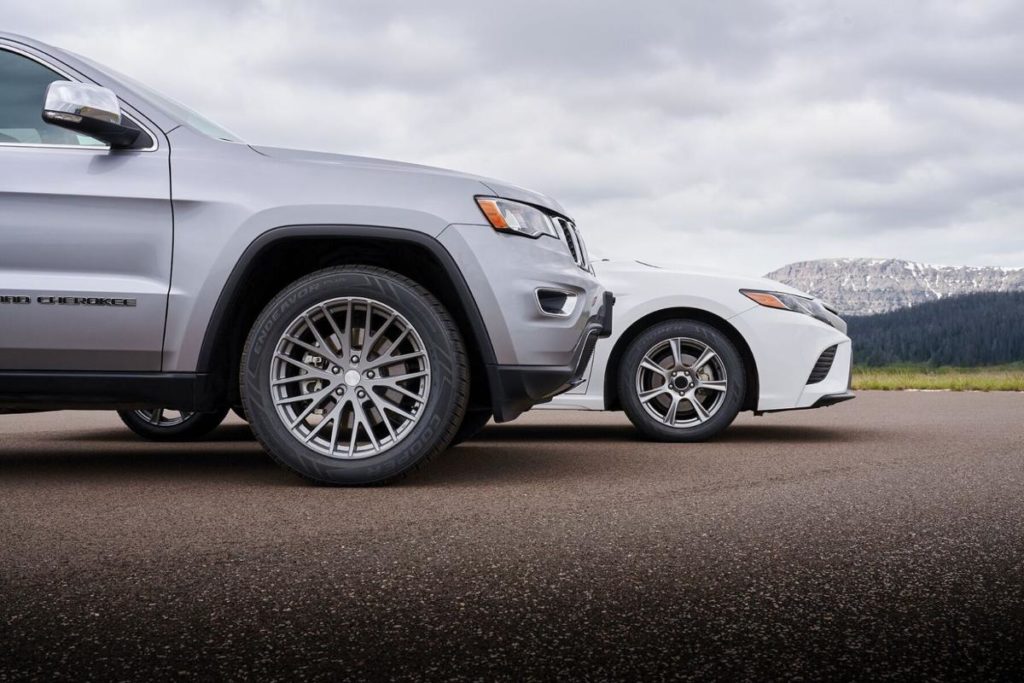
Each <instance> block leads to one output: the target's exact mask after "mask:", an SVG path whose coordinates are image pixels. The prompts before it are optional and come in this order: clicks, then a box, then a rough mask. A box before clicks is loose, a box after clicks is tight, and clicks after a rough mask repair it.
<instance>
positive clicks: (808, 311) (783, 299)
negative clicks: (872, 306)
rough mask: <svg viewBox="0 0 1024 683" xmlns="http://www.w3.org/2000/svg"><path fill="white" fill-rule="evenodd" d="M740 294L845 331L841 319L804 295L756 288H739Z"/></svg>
mask: <svg viewBox="0 0 1024 683" xmlns="http://www.w3.org/2000/svg"><path fill="white" fill-rule="evenodd" d="M740 294H742V295H743V296H745V297H747V298H748V299H750V300H751V301H754V302H756V303H759V304H761V305H762V306H767V307H768V308H778V309H781V310H784V311H793V312H794V313H803V314H804V315H809V316H811V317H812V318H816V319H817V320H820V321H821V322H823V323H825V324H826V325H830V326H832V327H834V328H836V329H838V330H841V331H844V332H845V328H846V324H845V323H844V322H843V321H842V319H841V318H840V317H839V316H837V315H835V314H833V313H832V312H830V311H829V310H828V309H827V308H825V306H824V305H823V304H822V303H821V302H820V301H818V300H817V299H809V298H807V297H805V296H797V295H796V294H786V293H785V292H764V291H760V290H756V289H741V290H740Z"/></svg>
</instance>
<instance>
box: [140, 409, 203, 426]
mask: <svg viewBox="0 0 1024 683" xmlns="http://www.w3.org/2000/svg"><path fill="white" fill-rule="evenodd" d="M134 412H135V415H136V417H138V418H139V419H140V420H142V421H143V422H146V423H147V424H151V425H153V426H154V427H163V428H167V427H177V426H178V425H180V424H182V423H184V422H186V421H187V420H188V419H189V418H191V417H192V416H193V415H195V413H190V412H186V411H182V410H170V409H168V408H153V409H152V410H136V411H134Z"/></svg>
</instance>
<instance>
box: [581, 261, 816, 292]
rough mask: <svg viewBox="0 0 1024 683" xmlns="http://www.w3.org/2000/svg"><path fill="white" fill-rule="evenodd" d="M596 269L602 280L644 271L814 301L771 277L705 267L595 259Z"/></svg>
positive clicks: (674, 278)
mask: <svg viewBox="0 0 1024 683" xmlns="http://www.w3.org/2000/svg"><path fill="white" fill-rule="evenodd" d="M594 269H595V270H596V271H597V274H598V276H599V277H600V276H601V275H603V274H605V273H609V274H610V273H616V274H623V275H625V274H628V273H631V272H632V273H639V272H643V273H646V274H648V276H650V275H651V274H654V273H659V274H662V275H663V277H664V278H665V279H666V280H667V281H671V280H686V281H687V282H688V283H692V282H693V281H694V280H695V279H696V280H700V279H707V280H715V281H716V282H717V283H719V284H726V283H728V284H729V285H730V286H731V287H735V288H736V289H762V290H767V291H772V292H784V293H787V294H796V295H797V296H804V297H808V298H813V297H812V296H811V295H810V294H807V293H806V292H801V291H800V290H799V289H794V288H793V287H790V286H789V285H784V284H782V283H781V282H777V281H775V280H769V279H768V278H763V277H751V276H748V275H737V274H735V273H729V272H725V271H720V270H716V269H713V268H705V267H703V266H691V265H683V264H679V263H671V262H650V261H640V260H616V259H600V260H597V259H595V261H594Z"/></svg>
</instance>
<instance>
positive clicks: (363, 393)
mask: <svg viewBox="0 0 1024 683" xmlns="http://www.w3.org/2000/svg"><path fill="white" fill-rule="evenodd" d="M358 395H359V398H366V392H365V391H363V390H362V389H360V390H359V394H358Z"/></svg>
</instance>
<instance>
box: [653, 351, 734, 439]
mask: <svg viewBox="0 0 1024 683" xmlns="http://www.w3.org/2000/svg"><path fill="white" fill-rule="evenodd" d="M728 390H729V383H728V376H727V375H726V372H725V363H723V362H722V359H721V357H720V356H719V355H718V354H717V353H716V352H715V350H714V349H712V348H711V347H710V346H708V345H707V344H705V343H704V342H702V341H699V340H697V339H690V338H688V337H676V338H674V339H666V340H664V341H661V342H658V343H657V344H655V345H654V346H653V347H651V349H650V350H648V351H647V353H645V354H644V357H643V359H642V360H641V361H640V366H639V367H638V368H637V370H636V392H637V397H638V398H639V399H640V405H641V406H643V408H644V410H645V411H646V412H647V414H648V415H650V416H651V417H652V418H654V419H655V420H657V421H658V422H661V423H662V424H664V425H667V426H669V427H676V428H680V429H686V428H688V427H696V426H698V425H701V424H703V423H705V422H707V421H708V420H710V419H711V417H712V416H713V415H714V414H715V413H717V412H718V410H719V409H720V408H721V407H722V404H723V403H724V402H725V396H726V394H727V393H728Z"/></svg>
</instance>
